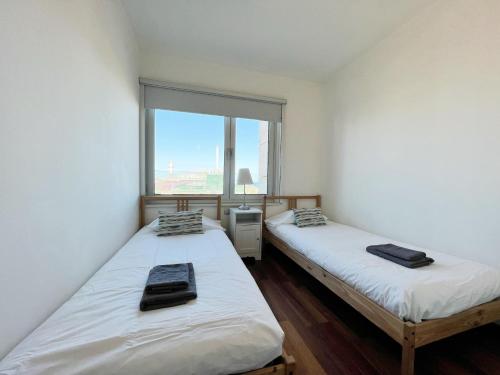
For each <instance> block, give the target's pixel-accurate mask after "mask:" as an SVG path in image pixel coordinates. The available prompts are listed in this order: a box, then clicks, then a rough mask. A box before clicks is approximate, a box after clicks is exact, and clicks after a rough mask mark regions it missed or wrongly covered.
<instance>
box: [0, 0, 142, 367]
mask: <svg viewBox="0 0 500 375" xmlns="http://www.w3.org/2000/svg"><path fill="white" fill-rule="evenodd" d="M0 45H1V46H2V52H1V58H0V82H1V90H0V114H1V115H0V116H1V118H0V132H1V135H0V176H1V177H0V178H1V184H0V239H1V241H0V295H1V296H2V302H1V303H0V332H1V334H0V336H1V339H0V358H1V357H3V356H4V355H5V354H6V353H7V351H8V350H9V349H10V348H12V347H13V346H14V345H15V344H16V343H17V342H18V341H19V340H21V339H22V338H23V337H24V336H25V335H26V334H28V333H29V332H30V331H31V330H32V329H33V328H35V327H36V326H37V325H39V324H40V323H41V322H42V321H43V320H45V318H47V316H48V315H49V314H50V313H51V312H52V311H53V310H54V309H56V308H57V307H58V306H59V305H60V304H62V303H63V302H64V301H65V300H66V299H67V298H68V297H69V296H71V295H72V294H73V293H74V292H75V291H76V290H77V289H78V288H79V287H80V286H81V285H82V284H83V283H84V282H85V281H86V280H87V279H88V278H89V277H90V276H91V275H92V274H93V273H94V272H95V271H96V270H97V269H98V268H99V267H100V266H101V265H102V264H103V263H104V262H105V261H106V260H107V259H108V258H109V257H110V256H111V255H112V254H113V252H114V251H116V250H117V249H118V248H119V247H120V246H121V245H122V244H123V243H124V242H125V241H126V240H127V239H128V238H129V236H130V235H132V234H133V232H134V231H135V230H136V229H137V224H138V221H137V214H138V195H139V180H138V178H139V177H138V164H139V161H138V154H139V151H138V144H139V141H138V117H139V114H138V93H139V89H138V83H137V77H138V74H137V66H136V63H135V61H136V54H137V48H136V45H135V41H134V36H133V33H132V30H131V29H130V27H129V26H128V20H127V18H126V14H125V12H124V10H123V9H122V6H121V3H119V2H114V1H98V0H95V1H90V0H89V1H71V2H65V1H16V0H12V1H2V2H1V5H0Z"/></svg>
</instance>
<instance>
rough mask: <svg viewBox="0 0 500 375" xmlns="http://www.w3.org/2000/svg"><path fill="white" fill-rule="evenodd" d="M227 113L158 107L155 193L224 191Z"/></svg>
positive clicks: (219, 192)
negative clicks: (214, 114) (203, 112)
mask: <svg viewBox="0 0 500 375" xmlns="http://www.w3.org/2000/svg"><path fill="white" fill-rule="evenodd" d="M223 172H224V117H223V116H212V115H202V114H197V113H187V112H176V111H167V110H159V109H157V110H155V171H154V173H155V194H222V192H223V182H224V176H223Z"/></svg>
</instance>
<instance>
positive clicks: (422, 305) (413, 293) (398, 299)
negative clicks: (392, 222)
mask: <svg viewBox="0 0 500 375" xmlns="http://www.w3.org/2000/svg"><path fill="white" fill-rule="evenodd" d="M267 229H268V230H269V231H270V232H271V233H272V234H274V235H275V236H276V237H278V238H279V239H281V240H282V241H283V242H285V243H286V244H287V245H288V246H290V247H292V248H294V249H295V250H297V251H298V252H300V253H301V254H302V255H304V256H305V257H306V258H308V259H310V260H311V261H312V262H314V263H316V264H317V265H319V266H320V267H322V268H323V269H325V270H326V271H328V272H329V273H331V274H332V275H334V276H336V277H338V278H339V279H340V280H342V281H344V282H345V283H347V284H348V285H350V286H352V287H354V288H355V289H356V290H358V291H359V292H361V293H363V294H364V295H366V296H367V297H368V298H370V299H371V300H373V301H375V302H376V303H377V304H379V305H381V306H383V307H384V308H386V309H387V310H389V311H390V312H392V313H393V314H395V315H396V316H398V317H399V318H400V319H403V320H410V321H412V322H414V323H419V322H421V321H422V320H426V319H434V318H442V317H448V316H450V315H452V314H455V313H458V312H461V311H464V310H466V309H468V308H470V307H473V306H476V305H479V304H482V303H485V302H489V301H491V300H493V299H495V298H497V297H500V271H498V270H497V269H494V268H492V267H489V266H487V265H484V264H480V263H477V262H473V261H470V260H465V259H460V258H457V257H454V256H451V255H448V254H444V253H440V252H437V251H426V250H424V249H420V248H418V247H415V246H411V245H408V244H405V243H401V242H397V241H393V240H390V239H388V238H384V237H381V236H377V235H374V234H371V233H368V232H365V231H362V230H359V229H356V228H353V227H349V226H346V225H341V224H337V223H334V222H331V221H328V222H327V225H325V226H318V227H308V228H298V227H297V226H296V225H294V224H289V223H285V224H279V225H277V226H273V225H267ZM384 243H394V244H397V245H400V246H404V247H409V248H412V249H416V250H423V251H426V252H427V254H428V256H430V257H432V258H434V259H435V263H433V264H432V265H430V266H426V267H422V268H418V269H409V268H405V267H402V266H400V265H397V264H394V263H392V262H390V261H387V260H385V259H382V258H379V257H377V256H375V255H372V254H370V253H367V252H366V250H365V249H366V247H367V246H368V245H376V244H384Z"/></svg>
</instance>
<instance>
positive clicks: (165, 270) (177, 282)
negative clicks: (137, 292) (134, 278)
mask: <svg viewBox="0 0 500 375" xmlns="http://www.w3.org/2000/svg"><path fill="white" fill-rule="evenodd" d="M189 264H190V263H181V264H165V265H161V266H156V267H153V268H152V269H151V271H149V276H148V281H146V292H148V293H149V294H156V293H169V292H174V291H177V290H182V289H186V288H187V287H188V285H189V267H188V265H189Z"/></svg>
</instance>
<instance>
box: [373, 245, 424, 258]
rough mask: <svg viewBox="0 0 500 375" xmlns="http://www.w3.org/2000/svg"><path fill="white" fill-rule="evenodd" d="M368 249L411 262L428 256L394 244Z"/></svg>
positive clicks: (374, 246)
mask: <svg viewBox="0 0 500 375" xmlns="http://www.w3.org/2000/svg"><path fill="white" fill-rule="evenodd" d="M368 248H370V249H373V250H376V251H378V252H381V253H385V254H388V255H392V256H393V257H397V258H401V259H404V260H409V261H414V260H422V259H424V258H425V257H426V256H427V254H425V253H424V252H423V251H417V250H410V249H406V248H404V247H401V246H396V245H393V244H392V243H388V244H385V245H372V246H368V247H367V248H366V250H368Z"/></svg>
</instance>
